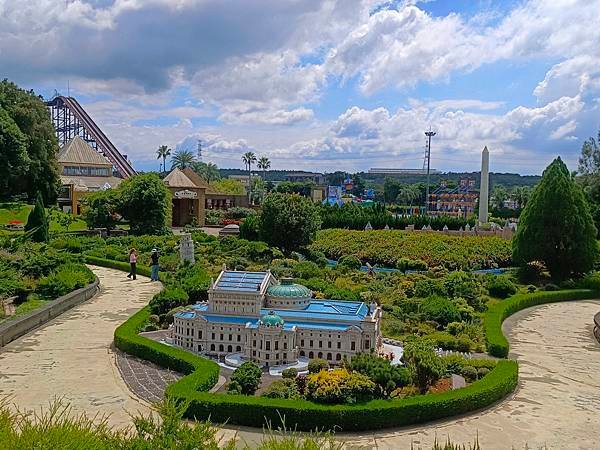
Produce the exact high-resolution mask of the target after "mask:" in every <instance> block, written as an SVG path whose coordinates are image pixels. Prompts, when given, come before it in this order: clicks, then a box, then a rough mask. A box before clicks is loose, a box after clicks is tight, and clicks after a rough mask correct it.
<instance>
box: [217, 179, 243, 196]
mask: <svg viewBox="0 0 600 450" xmlns="http://www.w3.org/2000/svg"><path fill="white" fill-rule="evenodd" d="M211 187H212V188H213V189H214V190H215V191H217V192H221V193H223V194H231V195H244V194H245V193H246V189H245V188H244V185H243V184H242V182H241V181H239V180H232V179H230V178H223V179H221V180H218V181H213V183H212V184H211Z"/></svg>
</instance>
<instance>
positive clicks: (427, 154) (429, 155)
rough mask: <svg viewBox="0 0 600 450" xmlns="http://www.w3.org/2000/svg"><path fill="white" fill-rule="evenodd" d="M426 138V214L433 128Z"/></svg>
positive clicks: (426, 211) (426, 133)
mask: <svg viewBox="0 0 600 450" xmlns="http://www.w3.org/2000/svg"><path fill="white" fill-rule="evenodd" d="M425 136H427V147H425V160H424V161H423V169H425V164H427V186H426V187H425V214H427V213H428V212H429V168H430V166H431V138H432V137H433V136H435V131H431V127H429V131H426V132H425Z"/></svg>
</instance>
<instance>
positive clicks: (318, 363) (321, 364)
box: [308, 358, 329, 373]
mask: <svg viewBox="0 0 600 450" xmlns="http://www.w3.org/2000/svg"><path fill="white" fill-rule="evenodd" d="M328 369H329V363H328V362H327V361H326V360H325V359H323V358H315V359H311V360H310V361H309V362H308V373H319V372H320V371H321V370H328Z"/></svg>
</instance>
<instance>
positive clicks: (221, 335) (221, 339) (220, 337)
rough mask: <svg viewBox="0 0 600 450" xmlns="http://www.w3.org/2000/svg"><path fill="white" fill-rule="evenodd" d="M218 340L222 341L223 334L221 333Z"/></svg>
mask: <svg viewBox="0 0 600 450" xmlns="http://www.w3.org/2000/svg"><path fill="white" fill-rule="evenodd" d="M221 329H223V328H221ZM219 340H220V341H222V340H223V333H221V337H220V339H219Z"/></svg>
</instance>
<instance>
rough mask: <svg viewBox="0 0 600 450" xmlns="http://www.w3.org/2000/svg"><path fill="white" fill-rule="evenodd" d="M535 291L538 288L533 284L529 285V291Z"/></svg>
mask: <svg viewBox="0 0 600 450" xmlns="http://www.w3.org/2000/svg"><path fill="white" fill-rule="evenodd" d="M535 291H537V288H536V287H535V286H534V285H533V284H530V285H529V286H527V292H529V293H530V294H532V293H534V292H535Z"/></svg>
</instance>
